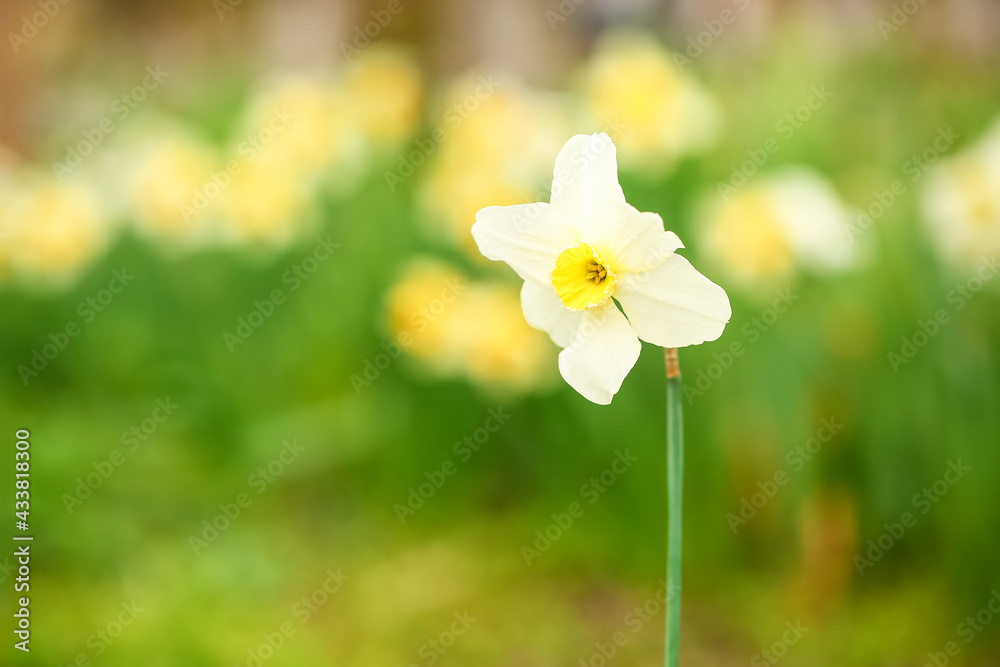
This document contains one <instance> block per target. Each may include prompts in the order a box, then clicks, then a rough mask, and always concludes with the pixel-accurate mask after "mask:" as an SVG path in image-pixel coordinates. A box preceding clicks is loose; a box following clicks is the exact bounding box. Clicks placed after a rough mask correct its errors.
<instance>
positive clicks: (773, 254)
mask: <svg viewBox="0 0 1000 667" xmlns="http://www.w3.org/2000/svg"><path fill="white" fill-rule="evenodd" d="M699 219H700V220H699V227H700V229H701V235H702V244H703V247H704V248H705V252H706V253H707V254H708V255H710V256H711V257H712V259H714V260H715V262H716V263H717V264H718V265H719V266H720V267H721V268H723V269H724V270H726V271H728V272H729V273H730V275H731V276H732V277H733V278H734V279H736V280H739V281H741V282H743V283H744V284H747V285H750V286H754V285H758V284H766V283H768V282H769V281H771V280H774V279H786V278H787V277H788V276H789V275H790V274H792V273H793V272H794V271H795V270H796V268H807V269H810V270H816V271H823V270H840V269H844V268H846V267H848V266H850V264H851V263H852V262H853V260H854V257H855V252H854V247H853V246H852V244H851V242H850V240H849V238H848V234H847V231H848V225H849V223H850V218H849V215H848V213H847V210H846V208H845V207H844V205H843V203H842V202H841V201H840V199H839V197H838V196H837V194H836V192H834V190H833V188H831V187H830V185H828V184H827V182H826V181H825V180H824V179H823V178H822V177H820V176H819V175H817V174H815V173H813V172H811V171H808V170H805V169H789V170H786V171H783V172H778V173H776V174H774V175H772V176H770V177H767V178H764V179H762V180H761V181H759V182H757V183H755V184H750V185H746V186H744V187H743V188H742V189H740V190H737V191H736V192H734V193H732V194H730V195H728V196H727V197H726V198H725V199H724V200H722V201H719V200H717V199H716V198H715V197H714V196H712V197H711V199H708V200H706V203H705V204H703V205H702V206H701V212H700V215H699Z"/></svg>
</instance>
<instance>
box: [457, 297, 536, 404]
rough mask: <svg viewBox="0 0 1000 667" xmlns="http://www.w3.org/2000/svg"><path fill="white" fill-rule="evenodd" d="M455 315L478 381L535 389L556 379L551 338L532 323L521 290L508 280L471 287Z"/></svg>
mask: <svg viewBox="0 0 1000 667" xmlns="http://www.w3.org/2000/svg"><path fill="white" fill-rule="evenodd" d="M457 306H458V313H457V315H456V317H455V324H456V325H457V329H456V332H455V333H456V334H457V335H458V336H460V337H461V338H462V339H463V340H464V343H465V345H464V346H463V348H464V352H463V359H464V362H465V363H464V365H465V371H466V374H467V375H468V376H469V377H470V378H471V379H472V380H473V382H476V383H477V384H480V385H484V386H489V387H502V388H505V389H512V390H522V391H530V390H531V389H533V388H535V387H537V386H541V385H545V384H547V382H548V380H551V379H553V378H554V374H553V372H552V371H553V369H554V368H555V365H554V364H553V363H552V361H553V357H554V356H555V354H554V350H553V348H552V345H551V344H550V343H549V341H548V339H547V338H546V336H545V335H544V334H543V333H542V332H540V331H538V330H537V329H533V328H532V327H530V326H528V324H527V322H526V321H525V319H524V315H523V314H522V312H521V297H520V294H519V290H518V289H517V288H516V287H514V286H512V285H507V284H502V283H478V284H474V285H472V286H470V287H469V291H468V293H467V294H466V295H465V296H464V298H462V299H461V300H460V301H459V303H458V304H457Z"/></svg>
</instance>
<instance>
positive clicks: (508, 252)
mask: <svg viewBox="0 0 1000 667" xmlns="http://www.w3.org/2000/svg"><path fill="white" fill-rule="evenodd" d="M472 237H473V238H474V239H476V243H477V244H478V245H479V252H481V253H483V255H485V256H486V257H488V258H489V259H492V260H495V261H501V262H507V263H508V264H510V266H511V268H512V269H514V270H515V271H517V274H518V275H519V276H521V277H522V278H524V279H525V280H529V279H533V280H537V281H539V282H549V279H550V277H551V275H552V269H553V268H554V267H555V265H556V258H557V257H558V256H559V253H561V252H562V251H563V250H565V249H566V248H571V247H573V246H575V245H577V244H579V243H580V236H579V233H578V232H577V230H576V229H575V228H574V227H573V226H572V225H570V224H569V222H567V221H566V219H565V218H563V217H562V216H561V215H560V214H559V213H558V212H557V211H556V210H555V208H554V207H552V206H551V205H550V204H546V203H545V202H537V203H534V204H517V205H516V206H487V207H486V208H484V209H482V210H480V211H479V212H478V213H476V223H475V224H474V225H472Z"/></svg>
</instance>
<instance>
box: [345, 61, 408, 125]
mask: <svg viewBox="0 0 1000 667" xmlns="http://www.w3.org/2000/svg"><path fill="white" fill-rule="evenodd" d="M342 94H343V96H344V98H345V99H348V100H350V109H351V112H352V113H353V115H354V122H355V123H356V124H357V126H358V127H359V128H360V129H361V131H362V133H363V134H364V135H365V137H366V138H367V139H368V140H369V141H370V142H372V143H375V144H383V143H386V144H393V143H397V142H399V141H401V140H403V139H406V138H407V137H409V136H410V135H411V134H412V133H413V131H414V130H415V129H416V127H417V125H418V124H419V123H420V115H421V104H422V102H423V91H422V83H421V76H420V69H419V68H418V67H417V66H416V64H415V63H414V61H413V59H412V56H410V55H408V54H407V53H406V52H405V51H401V50H396V49H393V48H390V47H384V46H372V47H371V48H368V49H366V50H365V51H364V52H362V54H361V55H360V56H359V57H358V58H356V59H355V60H353V61H352V62H351V64H350V66H349V67H348V70H347V72H346V75H345V77H344V81H343V84H342Z"/></svg>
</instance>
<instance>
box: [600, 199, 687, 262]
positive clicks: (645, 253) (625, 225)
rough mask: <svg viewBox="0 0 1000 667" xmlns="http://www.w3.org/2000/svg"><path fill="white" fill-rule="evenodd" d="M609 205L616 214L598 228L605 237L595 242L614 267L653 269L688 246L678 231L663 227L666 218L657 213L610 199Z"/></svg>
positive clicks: (601, 235)
mask: <svg viewBox="0 0 1000 667" xmlns="http://www.w3.org/2000/svg"><path fill="white" fill-rule="evenodd" d="M608 208H609V209H610V210H612V211H613V212H614V215H611V216H610V217H608V219H607V220H606V224H604V225H602V226H601V227H600V228H599V229H598V230H597V235H598V236H599V237H603V238H598V239H595V241H594V243H595V245H596V246H597V247H598V248H600V249H601V251H602V252H603V254H604V255H605V256H606V258H607V261H608V264H609V265H610V266H611V267H612V268H613V270H614V271H618V272H623V273H624V272H626V271H628V272H633V273H638V272H641V271H649V270H650V269H653V268H656V267H657V266H659V265H661V264H663V263H664V262H666V261H667V259H668V258H669V257H670V256H671V254H673V252H674V251H675V250H677V249H678V248H683V247H684V244H683V243H681V240H680V239H679V238H678V237H677V234H674V233H673V232H669V231H666V230H664V229H663V218H661V217H660V216H659V215H657V214H656V213H641V212H640V211H639V210H638V209H636V208H635V207H633V206H631V205H629V204H626V203H624V202H610V203H609V205H608Z"/></svg>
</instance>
